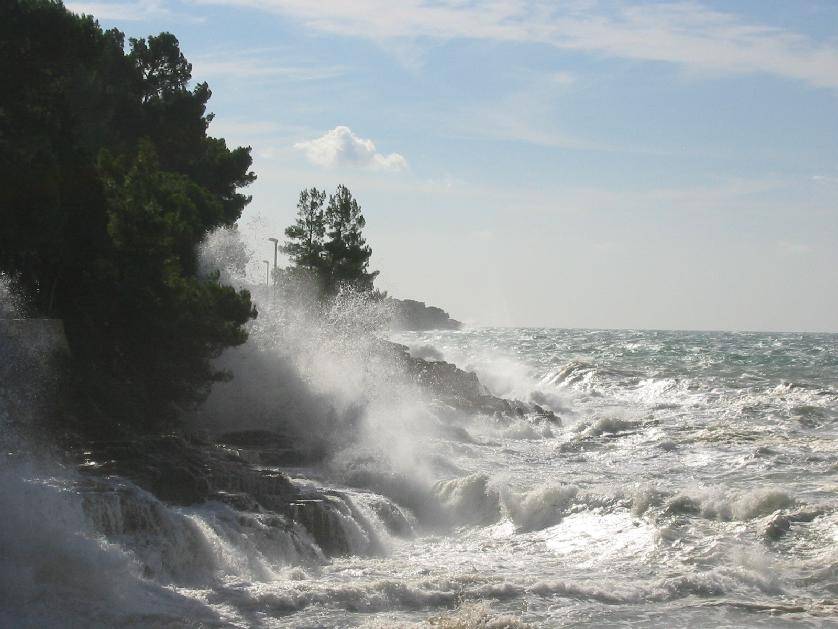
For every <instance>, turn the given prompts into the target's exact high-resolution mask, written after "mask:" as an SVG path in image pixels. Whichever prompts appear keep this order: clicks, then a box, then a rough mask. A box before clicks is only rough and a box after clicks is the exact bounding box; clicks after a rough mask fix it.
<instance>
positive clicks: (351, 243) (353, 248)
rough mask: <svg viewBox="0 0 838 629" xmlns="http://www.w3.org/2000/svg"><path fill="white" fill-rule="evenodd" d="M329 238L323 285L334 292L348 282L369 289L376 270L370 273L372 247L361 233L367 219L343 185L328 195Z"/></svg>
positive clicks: (362, 288)
mask: <svg viewBox="0 0 838 629" xmlns="http://www.w3.org/2000/svg"><path fill="white" fill-rule="evenodd" d="M325 218H326V223H327V226H328V236H329V240H328V241H327V242H326V244H325V251H326V256H325V263H326V269H325V271H326V273H325V275H326V277H325V282H326V287H327V290H328V291H329V292H334V291H336V290H337V289H338V287H339V286H341V285H343V284H349V285H351V286H353V287H354V288H356V289H358V290H372V285H373V281H374V280H375V278H376V276H377V275H378V271H373V272H369V271H368V270H367V269H368V267H369V259H370V256H371V255H372V249H371V248H370V246H369V245H367V242H366V240H365V239H364V236H363V234H362V230H363V228H364V227H365V226H366V219H365V218H364V215H363V214H362V213H361V206H360V205H358V202H357V201H356V200H355V199H354V198H353V197H352V193H351V192H350V191H349V188H347V187H346V186H343V185H340V186H338V187H337V190H336V191H335V194H333V195H331V196H330V197H329V205H328V207H327V208H326V213H325Z"/></svg>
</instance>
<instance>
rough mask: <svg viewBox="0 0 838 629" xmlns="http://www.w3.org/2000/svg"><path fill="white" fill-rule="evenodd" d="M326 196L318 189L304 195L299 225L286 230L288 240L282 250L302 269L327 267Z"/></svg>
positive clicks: (299, 208)
mask: <svg viewBox="0 0 838 629" xmlns="http://www.w3.org/2000/svg"><path fill="white" fill-rule="evenodd" d="M325 203H326V192H325V191H320V190H318V189H317V188H311V189H310V190H303V191H302V192H300V200H299V201H298V202H297V221H296V222H295V223H294V224H293V225H291V226H290V227H288V228H287V229H286V230H285V235H286V236H287V237H288V240H286V241H285V244H284V245H283V246H282V250H283V252H285V253H286V254H288V257H289V258H291V261H292V262H293V263H294V264H295V265H296V266H298V267H303V268H307V269H311V270H313V271H319V270H320V269H321V268H322V266H323V256H322V254H323V237H324V236H325V235H326V218H325V214H324V211H323V205H324V204H325Z"/></svg>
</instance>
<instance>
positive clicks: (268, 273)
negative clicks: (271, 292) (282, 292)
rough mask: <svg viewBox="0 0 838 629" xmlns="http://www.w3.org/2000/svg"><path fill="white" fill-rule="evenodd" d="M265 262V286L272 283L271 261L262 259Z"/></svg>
mask: <svg viewBox="0 0 838 629" xmlns="http://www.w3.org/2000/svg"><path fill="white" fill-rule="evenodd" d="M262 262H264V263H265V286H270V285H271V263H270V262H269V261H268V260H262Z"/></svg>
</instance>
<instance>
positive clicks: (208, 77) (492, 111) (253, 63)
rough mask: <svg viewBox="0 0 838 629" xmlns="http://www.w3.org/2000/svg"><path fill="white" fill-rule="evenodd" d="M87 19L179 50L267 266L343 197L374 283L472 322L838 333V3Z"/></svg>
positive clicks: (170, 6)
mask: <svg viewBox="0 0 838 629" xmlns="http://www.w3.org/2000/svg"><path fill="white" fill-rule="evenodd" d="M65 4H66V5H67V6H68V8H70V9H71V10H74V11H77V12H84V13H89V14H92V15H94V16H96V17H97V18H98V19H99V21H100V23H101V24H102V25H103V26H105V27H111V26H116V27H117V28H119V29H120V30H122V31H124V32H125V33H126V34H127V35H128V36H133V37H139V36H146V35H148V34H156V33H159V32H161V31H170V32H173V33H174V34H175V35H176V36H177V37H178V39H179V40H180V42H181V48H182V50H183V51H184V53H185V54H186V56H187V58H188V59H189V60H190V61H191V62H192V64H193V78H194V79H195V80H197V81H207V82H208V83H209V84H210V87H211V89H212V91H213V97H212V100H211V101H210V110H211V111H212V112H214V113H215V115H216V117H215V119H214V121H213V123H212V125H211V127H210V133H211V134H212V135H215V136H219V137H224V138H226V139H227V141H228V144H230V145H246V146H251V147H252V149H253V157H254V170H255V172H256V173H257V175H258V177H259V179H258V181H257V182H256V183H255V184H254V185H253V186H252V187H251V189H250V193H251V194H252V195H253V201H252V203H251V205H250V206H249V207H248V209H247V210H246V211H245V214H244V215H243V217H242V220H241V226H242V231H243V232H246V233H251V234H252V233H256V234H258V240H254V244H253V247H254V249H255V250H256V252H255V253H256V258H257V259H261V258H271V257H272V255H273V250H272V245H271V243H269V242H268V241H267V240H266V238H267V237H269V236H277V237H280V238H281V237H282V232H283V229H284V228H285V226H287V225H288V224H290V223H291V222H292V221H293V218H294V214H295V211H296V210H295V206H296V202H297V197H298V195H299V191H300V190H301V189H303V188H307V187H311V186H317V187H318V188H325V189H327V190H329V191H332V190H334V188H335V187H336V186H337V185H338V184H344V185H346V186H348V187H349V188H350V190H351V191H352V193H353V194H354V196H355V197H356V198H357V199H358V200H359V202H360V204H361V206H362V208H363V211H364V214H365V216H366V219H367V228H366V234H367V238H368V241H369V243H370V244H371V245H372V248H373V257H372V267H373V268H375V269H378V270H380V271H381V275H380V276H379V279H378V280H377V283H376V284H377V286H378V287H379V288H381V289H384V290H387V291H389V292H390V294H391V295H393V296H396V297H402V298H414V299H420V300H424V301H427V302H428V303H432V304H435V305H439V306H441V307H443V308H445V309H446V310H448V311H449V312H450V313H451V314H452V316H454V317H456V318H458V319H460V320H463V321H466V322H468V323H471V324H475V325H499V326H508V325H515V326H553V327H581V328H646V329H692V330H767V331H832V332H838V2H835V0H821V1H819V0H811V1H807V0H799V1H795V2H788V1H787V0H725V1H714V0H703V1H698V0H696V1H690V0H688V1H684V2H680V1H659V2H651V1H642V2H631V1H627V0H626V1H621V0H613V1H605V0H566V1H564V2H562V1H561V0H553V1H548V0H487V1H486V2H475V1H472V0H401V1H396V0H351V1H349V0H316V1H310V0H154V1H132V0H128V1H119V2H117V1H115V0H111V1H101V2H86V1H84V0H80V1H78V2H76V1H69V2H66V3H65ZM263 249H264V251H263ZM257 263H258V260H257Z"/></svg>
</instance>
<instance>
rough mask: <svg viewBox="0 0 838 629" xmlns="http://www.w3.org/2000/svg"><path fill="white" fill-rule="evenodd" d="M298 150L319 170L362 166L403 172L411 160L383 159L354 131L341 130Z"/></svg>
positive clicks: (299, 145)
mask: <svg viewBox="0 0 838 629" xmlns="http://www.w3.org/2000/svg"><path fill="white" fill-rule="evenodd" d="M294 148H295V149H297V150H299V151H302V152H303V153H305V156H306V157H307V158H308V160H309V161H310V162H311V163H313V164H316V165H318V166H324V167H333V166H344V165H348V166H360V167H364V168H371V169H374V170H389V171H399V170H405V169H406V168H407V160H406V159H405V158H404V156H403V155H400V154H399V153H390V154H389V155H383V154H382V153H379V152H377V151H376V148H375V143H373V141H372V140H365V139H364V138H361V137H359V136H357V135H355V134H354V133H353V132H352V129H350V128H349V127H344V126H337V127H335V128H334V129H332V130H331V131H327V132H326V133H325V134H324V135H322V136H320V137H319V138H314V139H313V140H307V141H305V142H297V143H296V144H295V145H294Z"/></svg>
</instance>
